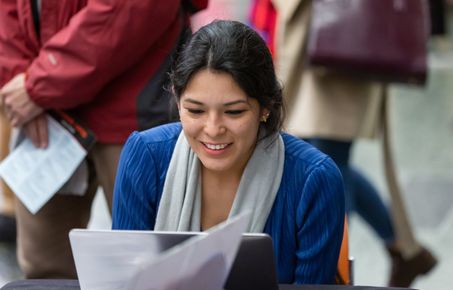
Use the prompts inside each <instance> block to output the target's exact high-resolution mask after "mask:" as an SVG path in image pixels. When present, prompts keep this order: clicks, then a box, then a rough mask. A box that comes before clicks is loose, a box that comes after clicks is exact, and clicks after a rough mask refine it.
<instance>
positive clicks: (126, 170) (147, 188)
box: [112, 132, 159, 230]
mask: <svg viewBox="0 0 453 290" xmlns="http://www.w3.org/2000/svg"><path fill="white" fill-rule="evenodd" d="M158 178H159V177H158V172H157V169H156V166H155V162H154V159H153V157H152V155H151V152H150V150H149V149H148V148H147V146H146V144H145V143H144V142H143V141H142V139H141V137H140V133H137V132H135V133H133V134H132V135H131V136H130V137H129V139H128V140H127V142H126V144H125V145H124V147H123V151H122V152H121V157H120V162H119V166H118V172H117V176H116V181H115V189H114V194H113V214H112V222H113V224H112V228H113V229H125V230H126V229H129V230H152V229H153V228H154V223H155V216H156V212H157V208H156V207H157V201H156V200H157V180H158Z"/></svg>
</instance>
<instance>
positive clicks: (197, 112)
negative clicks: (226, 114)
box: [187, 109, 203, 115]
mask: <svg viewBox="0 0 453 290" xmlns="http://www.w3.org/2000/svg"><path fill="white" fill-rule="evenodd" d="M187 111H188V112H189V113H191V114H196V115H198V114H201V113H203V110H200V109H187Z"/></svg>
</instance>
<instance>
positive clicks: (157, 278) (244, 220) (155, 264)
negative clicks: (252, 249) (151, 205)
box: [82, 213, 250, 290]
mask: <svg viewBox="0 0 453 290" xmlns="http://www.w3.org/2000/svg"><path fill="white" fill-rule="evenodd" d="M249 219H250V213H247V214H243V215H240V216H237V217H235V218H233V219H231V220H228V221H226V222H224V223H221V224H220V225H218V226H217V227H215V228H214V229H212V230H210V231H209V232H208V235H206V236H196V237H193V238H191V239H189V240H187V241H186V242H184V243H181V244H180V245H178V246H175V247H173V248H172V249H170V250H169V251H167V252H166V253H165V254H164V255H162V256H161V257H159V258H158V259H157V260H155V261H152V260H151V261H148V262H147V264H145V265H143V267H142V268H141V269H137V273H136V275H135V277H134V278H133V279H132V280H131V281H130V282H131V283H130V284H129V285H128V287H127V290H151V289H153V290H154V289H155V290H193V289H197V290H221V289H223V285H224V284H225V281H226V279H227V278H228V274H229V272H230V269H231V266H232V265H233V262H234V258H235V257H236V253H237V250H238V248H239V243H240V241H241V236H242V233H243V232H244V231H245V230H246V228H247V225H248V223H249ZM82 290H88V289H82Z"/></svg>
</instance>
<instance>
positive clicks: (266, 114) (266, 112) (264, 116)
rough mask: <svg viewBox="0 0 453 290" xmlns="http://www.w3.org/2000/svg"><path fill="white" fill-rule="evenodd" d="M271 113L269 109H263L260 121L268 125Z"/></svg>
mask: <svg viewBox="0 0 453 290" xmlns="http://www.w3.org/2000/svg"><path fill="white" fill-rule="evenodd" d="M269 114H270V111H269V109H267V108H261V111H260V121H261V122H264V123H266V122H267V119H268V118H269Z"/></svg>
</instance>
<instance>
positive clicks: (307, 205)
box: [295, 157, 345, 284]
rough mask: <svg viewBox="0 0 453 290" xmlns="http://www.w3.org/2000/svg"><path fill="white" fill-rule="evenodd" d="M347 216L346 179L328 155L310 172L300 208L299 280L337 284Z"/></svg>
mask: <svg viewBox="0 0 453 290" xmlns="http://www.w3.org/2000/svg"><path fill="white" fill-rule="evenodd" d="M344 218H345V210H344V189H343V179H342V177H341V174H340V172H339V170H338V168H337V167H336V165H335V164H334V162H333V161H332V160H331V159H330V158H328V157H326V158H325V159H324V160H323V161H322V162H321V163H319V164H318V165H317V166H316V167H315V168H314V169H313V170H312V171H311V172H310V174H309V176H308V178H307V181H306V183H305V186H304V188H303V192H302V198H301V199H300V202H299V204H298V207H297V238H298V248H297V253H296V259H297V265H296V273H295V276H296V281H295V282H296V283H298V284H329V283H334V281H335V273H336V268H337V262H338V255H339V251H340V246H341V241H342V238H343V225H344Z"/></svg>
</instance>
